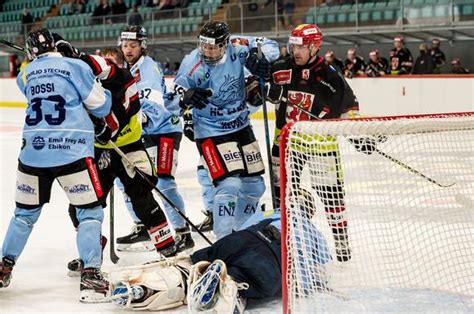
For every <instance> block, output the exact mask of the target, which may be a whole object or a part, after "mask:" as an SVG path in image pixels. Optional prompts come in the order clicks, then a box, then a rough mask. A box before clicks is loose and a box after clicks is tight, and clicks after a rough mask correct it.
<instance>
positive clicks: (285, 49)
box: [277, 46, 290, 60]
mask: <svg viewBox="0 0 474 314" xmlns="http://www.w3.org/2000/svg"><path fill="white" fill-rule="evenodd" d="M289 57H290V55H289V54H288V47H287V46H281V47H280V56H279V57H278V59H277V60H281V59H286V58H289Z"/></svg>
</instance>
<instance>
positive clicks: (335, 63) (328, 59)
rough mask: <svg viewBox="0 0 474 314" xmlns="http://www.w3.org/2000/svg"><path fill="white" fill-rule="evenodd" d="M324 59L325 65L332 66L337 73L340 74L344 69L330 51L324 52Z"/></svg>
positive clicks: (339, 60)
mask: <svg viewBox="0 0 474 314" xmlns="http://www.w3.org/2000/svg"><path fill="white" fill-rule="evenodd" d="M324 59H325V60H326V63H327V64H329V65H332V66H333V67H334V68H335V69H336V70H337V71H338V72H340V73H342V70H343V69H344V63H343V62H342V60H341V59H339V58H338V57H336V54H335V53H334V51H332V50H328V51H326V54H325V55H324Z"/></svg>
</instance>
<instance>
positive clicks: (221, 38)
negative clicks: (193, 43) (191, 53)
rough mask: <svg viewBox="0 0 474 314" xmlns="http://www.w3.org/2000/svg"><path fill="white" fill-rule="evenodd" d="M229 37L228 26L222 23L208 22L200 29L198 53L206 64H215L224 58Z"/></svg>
mask: <svg viewBox="0 0 474 314" xmlns="http://www.w3.org/2000/svg"><path fill="white" fill-rule="evenodd" d="M229 37H230V34H229V26H227V24H226V23H224V22H219V21H209V22H207V23H206V24H205V25H204V26H203V27H202V29H201V31H200V32H199V41H198V51H199V54H200V55H201V58H202V59H203V60H204V62H206V64H208V65H214V64H217V62H219V61H220V60H221V59H222V57H224V54H225V51H226V48H227V44H228V43H229Z"/></svg>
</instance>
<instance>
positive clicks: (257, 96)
mask: <svg viewBox="0 0 474 314" xmlns="http://www.w3.org/2000/svg"><path fill="white" fill-rule="evenodd" d="M245 90H246V98H245V101H246V102H247V103H248V104H249V105H250V106H254V107H258V106H261V105H262V104H263V102H262V95H261V94H262V93H261V89H260V83H259V82H258V77H256V76H255V75H250V76H248V77H246V78H245Z"/></svg>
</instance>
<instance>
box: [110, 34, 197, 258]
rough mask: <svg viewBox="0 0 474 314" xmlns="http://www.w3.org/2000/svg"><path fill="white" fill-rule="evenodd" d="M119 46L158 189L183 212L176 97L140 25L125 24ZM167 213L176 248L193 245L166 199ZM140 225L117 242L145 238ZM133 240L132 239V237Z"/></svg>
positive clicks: (182, 248) (178, 216) (186, 226)
mask: <svg viewBox="0 0 474 314" xmlns="http://www.w3.org/2000/svg"><path fill="white" fill-rule="evenodd" d="M120 41H121V43H120V45H121V50H122V53H123V56H124V58H125V61H126V66H127V68H129V70H130V72H131V73H132V75H133V76H134V77H135V81H136V82H137V87H138V90H139V98H140V103H141V107H142V112H143V121H142V123H143V132H142V134H143V140H144V143H145V147H146V149H147V151H148V154H149V155H150V157H151V158H152V160H154V162H155V167H156V172H157V175H158V184H157V188H158V189H159V190H160V191H161V192H163V194H164V195H165V196H166V197H167V198H168V199H170V200H171V201H172V202H173V204H174V205H176V207H177V208H178V209H179V210H180V211H181V212H182V213H183V214H186V212H185V206H184V201H183V198H182V197H181V195H180V194H179V192H178V187H177V185H176V181H175V178H174V173H175V171H176V167H177V163H178V150H179V146H180V142H181V138H182V126H181V120H180V118H179V117H178V115H177V114H178V113H179V107H178V101H179V99H178V98H177V97H173V94H172V93H168V91H167V89H166V85H165V79H164V76H163V73H162V71H161V69H160V68H159V67H158V65H157V64H156V62H155V61H154V60H153V59H152V58H150V57H149V56H147V54H146V53H147V50H146V49H147V33H146V30H145V28H144V27H143V26H140V25H131V26H127V27H126V28H125V29H124V30H123V31H122V32H121V35H120ZM163 204H164V207H165V210H166V215H167V217H168V219H169V221H170V224H171V226H172V227H173V228H174V230H175V232H176V235H175V241H176V246H177V249H178V251H182V250H185V249H189V248H192V247H194V241H193V239H192V238H191V233H190V230H189V226H188V225H187V224H186V221H185V220H184V219H183V218H182V217H181V216H180V215H179V214H178V213H177V212H176V211H175V210H174V209H173V208H172V207H171V206H170V205H169V204H168V203H167V202H166V201H164V202H163ZM145 238H146V234H143V232H142V231H141V230H140V228H136V229H134V231H133V232H132V234H130V235H128V236H125V237H122V238H118V239H117V244H118V245H126V244H132V243H133V242H135V241H136V240H144V239H145ZM134 239H135V240H134Z"/></svg>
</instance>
